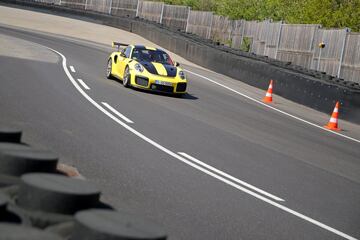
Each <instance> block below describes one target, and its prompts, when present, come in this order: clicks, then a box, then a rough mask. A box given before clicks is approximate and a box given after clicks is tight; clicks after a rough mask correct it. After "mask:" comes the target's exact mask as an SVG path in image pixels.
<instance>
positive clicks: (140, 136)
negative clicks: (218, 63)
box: [48, 48, 358, 240]
mask: <svg viewBox="0 0 360 240" xmlns="http://www.w3.org/2000/svg"><path fill="white" fill-rule="evenodd" d="M48 49H50V50H51V51H53V52H55V53H57V54H58V55H60V56H61V58H62V66H63V69H64V71H65V74H66V75H67V77H68V78H69V80H70V82H71V83H72V84H73V85H74V87H75V88H76V89H77V90H78V91H79V93H80V94H81V95H83V96H84V97H85V98H86V99H87V100H88V101H89V102H90V103H91V104H93V105H94V106H95V107H96V108H97V109H99V110H100V111H102V112H103V113H104V114H105V115H106V116H108V117H109V118H111V119H112V120H114V121H115V122H116V123H118V124H119V125H121V126H123V127H124V128H125V129H127V130H128V131H130V132H132V133H133V134H135V135H136V136H138V137H139V138H141V139H143V140H144V141H146V142H148V143H149V144H151V145H153V146H154V147H156V148H158V149H159V150H161V151H163V152H165V153H167V154H169V155H170V156H172V157H174V158H176V159H178V160H180V161H181V162H183V163H186V164H187V165H189V166H192V167H193V168H195V169H198V170H200V171H202V172H204V173H206V174H208V175H210V176H212V177H214V178H216V179H219V178H221V177H220V176H218V175H216V174H214V173H212V172H210V171H209V170H206V169H204V168H202V167H200V166H198V165H196V164H194V163H192V162H191V161H189V160H187V159H186V158H183V157H181V156H180V155H178V154H176V153H174V152H172V151H170V150H169V149H167V148H165V147H163V146H161V145H160V144H158V143H156V142H155V141H153V140H151V139H150V138H148V137H146V136H145V135H143V134H142V133H140V132H138V131H136V130H135V129H134V128H132V127H130V126H129V125H127V124H126V123H124V122H122V121H120V120H119V119H118V118H116V117H115V116H114V115H112V114H111V113H110V112H108V111H106V109H104V108H103V107H102V106H101V105H100V104H98V103H97V102H95V101H94V100H93V99H92V98H91V97H89V95H87V94H86V93H85V91H84V90H83V89H82V88H81V87H80V86H79V84H78V83H77V82H76V81H75V80H74V78H73V77H72V75H71V74H70V72H69V70H68V69H67V67H66V58H65V56H64V55H63V54H62V53H60V52H58V51H56V50H54V49H52V48H48ZM219 180H220V179H219ZM221 181H223V182H226V183H227V184H229V185H231V186H233V187H235V188H237V189H239V190H241V191H243V192H246V193H248V194H250V195H252V196H254V197H255V198H257V199H259V200H262V201H264V202H266V203H268V204H270V205H272V206H274V207H277V208H279V209H281V210H283V211H285V212H287V213H290V214H292V215H294V216H297V217H299V218H301V219H303V220H305V221H308V222H310V223H312V224H314V225H316V226H318V227H321V228H323V229H325V230H327V231H329V232H332V233H334V234H336V235H338V236H341V237H343V238H345V239H348V240H358V239H356V238H354V237H352V236H350V235H348V234H346V233H343V232H341V231H339V230H336V229H335V228H332V227H329V226H327V225H325V224H323V223H321V222H319V221H317V220H315V219H312V218H310V217H307V216H305V215H303V214H301V213H299V212H296V211H294V210H292V209H290V208H288V207H285V206H283V205H281V204H279V203H277V202H274V201H273V200H270V199H268V198H266V197H264V196H262V195H260V194H257V193H254V192H252V191H250V190H248V189H246V188H243V187H241V186H238V185H236V184H234V183H233V182H231V181H229V180H227V179H224V180H221Z"/></svg>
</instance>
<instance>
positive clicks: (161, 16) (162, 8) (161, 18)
mask: <svg viewBox="0 0 360 240" xmlns="http://www.w3.org/2000/svg"><path fill="white" fill-rule="evenodd" d="M164 6H165V4H164V3H163V5H162V7H161V15H160V24H162V20H163V14H164Z"/></svg>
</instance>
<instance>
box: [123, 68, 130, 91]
mask: <svg viewBox="0 0 360 240" xmlns="http://www.w3.org/2000/svg"><path fill="white" fill-rule="evenodd" d="M130 79H131V75H130V70H129V66H126V68H125V71H124V76H123V85H124V87H126V88H128V87H130Z"/></svg>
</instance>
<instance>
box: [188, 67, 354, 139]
mask: <svg viewBox="0 0 360 240" xmlns="http://www.w3.org/2000/svg"><path fill="white" fill-rule="evenodd" d="M185 71H186V72H189V73H191V74H193V75H195V76H198V77H201V78H203V79H205V80H207V81H209V82H212V83H214V84H216V85H218V86H221V87H223V88H226V89H227V90H230V91H232V92H234V93H236V94H239V95H241V96H243V97H244V98H247V99H249V100H251V101H254V102H256V103H258V104H261V105H263V106H265V107H267V108H270V109H272V110H274V111H276V112H279V113H281V114H284V115H286V116H288V117H291V118H294V119H296V120H299V121H301V122H303V123H306V124H309V125H311V126H313V127H316V128H320V129H321V130H323V131H326V132H329V133H333V134H335V135H338V136H341V137H343V138H346V139H349V140H351V141H354V142H357V143H360V140H358V139H355V138H352V137H349V136H346V135H344V134H341V133H338V132H334V131H331V130H329V129H326V128H324V127H323V126H319V125H316V124H315V123H312V122H309V121H307V120H305V119H302V118H299V117H297V116H294V115H292V114H290V113H287V112H284V111H282V110H280V109H277V108H275V107H273V106H270V105H268V104H265V103H263V102H261V101H259V100H257V99H255V98H252V97H250V96H248V95H246V94H244V93H241V92H239V91H236V90H234V89H232V88H230V87H228V86H226V85H224V84H221V83H218V82H216V81H214V80H212V79H210V78H208V77H205V76H203V75H200V74H198V73H194V72H192V71H189V70H185Z"/></svg>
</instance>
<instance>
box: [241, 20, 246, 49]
mask: <svg viewBox="0 0 360 240" xmlns="http://www.w3.org/2000/svg"><path fill="white" fill-rule="evenodd" d="M241 25H242V29H241V38H240V48H241V46H242V43H243V41H244V34H245V25H246V21H245V20H244V19H242V20H241Z"/></svg>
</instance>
